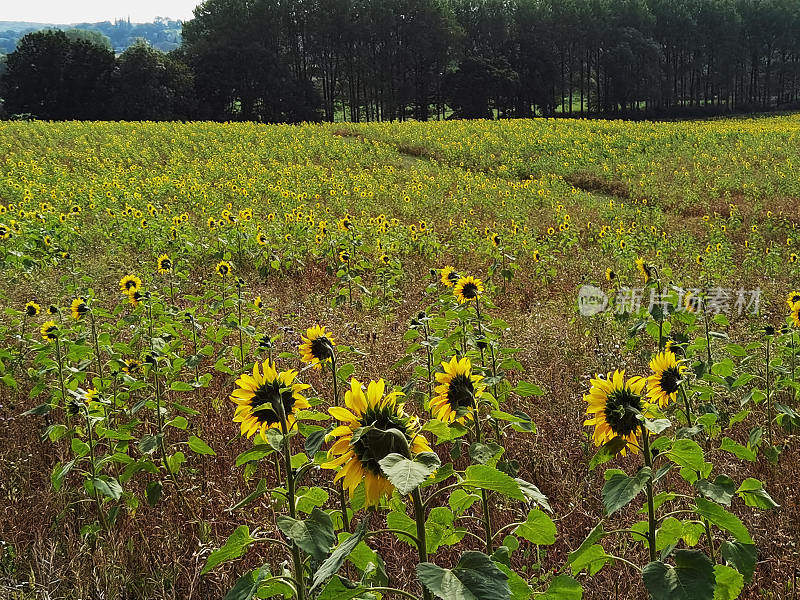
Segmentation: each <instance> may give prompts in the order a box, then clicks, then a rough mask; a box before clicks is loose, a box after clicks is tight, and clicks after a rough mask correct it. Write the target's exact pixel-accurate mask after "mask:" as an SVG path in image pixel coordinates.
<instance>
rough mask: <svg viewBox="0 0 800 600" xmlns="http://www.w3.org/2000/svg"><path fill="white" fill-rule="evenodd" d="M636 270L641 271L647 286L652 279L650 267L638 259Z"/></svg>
mask: <svg viewBox="0 0 800 600" xmlns="http://www.w3.org/2000/svg"><path fill="white" fill-rule="evenodd" d="M636 270H637V271H639V273H641V275H642V279H644V282H645V284H648V283H650V278H651V276H652V274H651V270H650V266H649V265H648V264H647V263H645V262H644V259H643V258H637V259H636Z"/></svg>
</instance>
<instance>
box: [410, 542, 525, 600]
mask: <svg viewBox="0 0 800 600" xmlns="http://www.w3.org/2000/svg"><path fill="white" fill-rule="evenodd" d="M417 577H418V578H419V580H420V582H422V584H423V585H424V586H425V587H427V588H428V589H429V590H430V591H431V592H433V593H434V594H435V595H436V596H437V597H439V598H442V600H507V599H508V600H510V598H511V590H510V588H509V586H508V576H507V575H506V574H505V573H503V571H501V570H500V569H499V568H498V567H497V565H495V564H494V562H493V561H492V559H491V558H489V557H488V556H486V555H485V554H484V553H483V552H474V551H468V552H464V554H462V555H461V558H460V559H459V561H458V564H457V565H456V566H455V567H453V569H443V568H441V567H438V566H436V565H434V564H433V563H428V562H423V563H420V564H418V565H417Z"/></svg>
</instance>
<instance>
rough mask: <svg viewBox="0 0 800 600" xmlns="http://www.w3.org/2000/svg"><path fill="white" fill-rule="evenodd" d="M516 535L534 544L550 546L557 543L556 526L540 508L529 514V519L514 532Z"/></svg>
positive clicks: (532, 510)
mask: <svg viewBox="0 0 800 600" xmlns="http://www.w3.org/2000/svg"><path fill="white" fill-rule="evenodd" d="M514 534H515V535H518V536H520V537H523V538H525V539H526V540H528V541H529V542H531V543H532V544H538V545H547V546H549V545H550V544H555V543H556V526H555V524H554V523H553V521H552V520H551V519H550V517H548V516H547V515H546V514H545V513H543V512H542V511H541V510H539V509H538V508H534V509H531V510H530V512H528V518H527V519H526V520H525V522H524V523H522V524H521V525H519V526H518V527H517V528H516V529H515V530H514Z"/></svg>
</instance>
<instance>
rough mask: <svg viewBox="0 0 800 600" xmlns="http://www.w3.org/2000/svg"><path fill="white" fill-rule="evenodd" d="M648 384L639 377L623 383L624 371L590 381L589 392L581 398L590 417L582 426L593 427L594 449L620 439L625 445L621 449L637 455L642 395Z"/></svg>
mask: <svg viewBox="0 0 800 600" xmlns="http://www.w3.org/2000/svg"><path fill="white" fill-rule="evenodd" d="M646 383H647V381H646V380H645V379H643V378H642V377H631V378H630V379H628V380H627V381H626V380H625V371H614V372H613V373H609V374H608V376H607V377H605V378H603V377H601V376H600V375H597V376H596V377H595V378H594V379H592V380H591V388H590V389H589V393H588V394H586V395H584V397H583V399H584V400H586V402H587V403H588V406H587V407H586V414H587V415H589V418H587V419H586V420H585V421H584V422H583V424H584V425H587V426H592V425H593V426H594V434H593V435H592V438H593V440H594V443H595V445H596V446H602V445H603V444H605V443H606V442H608V441H610V440H612V439H614V438H616V437H620V438H622V439H624V440H625V441H626V442H628V443H626V446H625V448H623V449H622V450H621V453H622V454H624V453H625V450H626V449H627V448H630V449H631V450H632V451H633V452H638V449H637V447H636V446H635V445H633V446H630V445H629V444H636V440H637V439H638V434H639V429H640V428H641V421H640V419H639V415H640V414H641V413H643V412H644V411H646V410H647V407H646V405H645V403H644V399H643V397H642V394H643V392H644V388H645V385H646Z"/></svg>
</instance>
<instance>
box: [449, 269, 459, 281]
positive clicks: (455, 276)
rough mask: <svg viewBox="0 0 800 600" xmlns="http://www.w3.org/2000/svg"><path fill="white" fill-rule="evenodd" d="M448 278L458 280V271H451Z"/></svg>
mask: <svg viewBox="0 0 800 600" xmlns="http://www.w3.org/2000/svg"><path fill="white" fill-rule="evenodd" d="M447 279H449V280H450V281H451V282H453V283H455V282H456V281H458V273H456V272H455V271H450V272H449V273H448V274H447Z"/></svg>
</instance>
